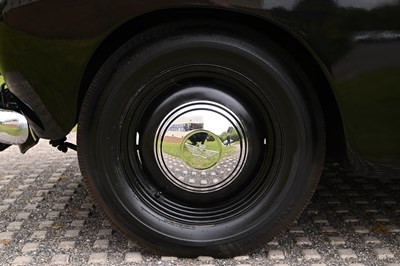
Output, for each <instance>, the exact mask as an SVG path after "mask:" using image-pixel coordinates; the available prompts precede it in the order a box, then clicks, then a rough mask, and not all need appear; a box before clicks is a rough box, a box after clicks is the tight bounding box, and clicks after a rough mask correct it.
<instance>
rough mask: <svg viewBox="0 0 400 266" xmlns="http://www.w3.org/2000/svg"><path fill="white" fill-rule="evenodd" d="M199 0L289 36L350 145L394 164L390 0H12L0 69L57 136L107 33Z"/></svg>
mask: <svg viewBox="0 0 400 266" xmlns="http://www.w3.org/2000/svg"><path fill="white" fill-rule="evenodd" d="M201 8H203V9H215V10H228V11H230V12H240V13H243V14H249V15H251V16H254V17H257V18H262V19H265V20H266V21H268V22H269V23H274V24H275V25H278V26H279V27H281V28H282V30H283V31H285V32H287V33H288V34H291V35H292V36H294V37H295V38H296V39H297V40H298V41H299V42H301V43H302V44H304V45H305V46H306V47H307V48H308V49H309V51H310V53H312V54H313V55H314V58H315V60H316V61H318V62H319V63H320V67H321V69H323V70H324V71H325V74H326V78H327V79H328V80H329V81H330V84H331V87H332V89H333V92H334V94H335V96H336V99H337V102H338V106H339V108H340V111H341V115H342V119H343V124H344V128H345V135H346V139H347V143H348V149H349V152H351V154H353V155H355V156H356V157H357V158H359V159H360V160H364V161H367V162H370V163H371V164H372V165H375V164H376V165H378V164H379V165H388V166H390V167H392V168H396V165H397V166H398V165H400V138H399V137H398V136H399V135H400V123H399V121H398V117H400V95H399V94H400V90H399V89H398V86H399V85H398V84H400V20H399V19H398V18H399V16H400V1H397V0H380V1H372V0H363V1H361V0H337V1H333V0H318V1H316V0H302V1H297V0H279V1H278V0H265V1H258V0H254V1H245V0H213V1H211V0H209V1H193V0H185V1H184V0H169V1H165V0H154V1H139V0H113V1H111V0H79V1H77V0H75V1H70V0H58V1H54V0H36V1H15V0H9V1H8V4H7V5H6V7H5V9H4V12H3V16H4V18H3V19H4V21H3V22H0V38H1V40H2V41H0V72H1V73H3V74H4V75H5V78H6V81H7V83H8V85H9V87H10V88H11V90H12V91H13V92H14V93H15V94H16V95H17V96H18V97H20V98H21V99H22V100H24V101H25V102H27V103H28V104H29V105H30V106H31V107H32V108H33V109H34V111H35V112H38V113H39V116H40V117H41V118H42V119H43V120H45V121H44V124H48V123H46V121H51V120H54V121H55V122H56V123H55V124H56V125H55V126H53V127H52V128H45V129H40V128H34V129H35V131H37V132H38V133H39V134H38V135H39V136H41V137H46V138H53V139H54V138H58V137H61V136H62V135H65V134H67V133H68V132H69V130H70V129H71V128H72V127H73V126H74V124H75V123H76V116H77V112H78V110H79V93H80V91H79V89H80V84H81V80H82V78H83V75H84V72H85V68H86V66H87V64H88V62H89V61H90V59H91V56H92V55H93V54H94V53H95V51H96V49H97V47H99V46H100V45H101V43H102V41H103V40H105V39H106V38H107V36H109V35H110V34H112V32H113V31H114V30H115V29H117V28H118V27H119V26H121V25H123V24H124V23H126V22H128V21H131V20H132V19H137V18H139V17H141V16H146V15H148V14H152V13H156V12H161V11H165V12H168V11H169V10H179V9H184V10H185V12H189V11H190V10H192V9H193V10H194V9H201ZM141 26H143V25H138V27H141ZM3 40H5V41H3ZM44 107H45V108H44ZM53 124H54V123H53Z"/></svg>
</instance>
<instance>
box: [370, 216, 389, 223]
mask: <svg viewBox="0 0 400 266" xmlns="http://www.w3.org/2000/svg"><path fill="white" fill-rule="evenodd" d="M374 220H375V221H377V222H380V223H388V222H390V219H389V218H387V217H386V216H383V215H375V216H374Z"/></svg>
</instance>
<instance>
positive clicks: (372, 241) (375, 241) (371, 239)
mask: <svg viewBox="0 0 400 266" xmlns="http://www.w3.org/2000/svg"><path fill="white" fill-rule="evenodd" d="M363 242H364V244H380V243H381V241H380V240H379V239H378V238H376V237H374V236H364V237H363Z"/></svg>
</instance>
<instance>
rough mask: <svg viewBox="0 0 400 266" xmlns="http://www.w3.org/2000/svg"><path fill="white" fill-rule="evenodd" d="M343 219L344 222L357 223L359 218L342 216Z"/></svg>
mask: <svg viewBox="0 0 400 266" xmlns="http://www.w3.org/2000/svg"><path fill="white" fill-rule="evenodd" d="M343 221H345V222H346V223H358V222H359V221H360V220H359V219H358V218H357V217H355V216H350V215H349V216H344V217H343Z"/></svg>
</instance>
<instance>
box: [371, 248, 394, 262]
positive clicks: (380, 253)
mask: <svg viewBox="0 0 400 266" xmlns="http://www.w3.org/2000/svg"><path fill="white" fill-rule="evenodd" d="M374 253H375V255H376V257H377V258H378V259H379V260H386V259H392V258H394V254H393V253H392V252H391V251H390V250H389V249H388V248H376V249H374Z"/></svg>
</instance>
